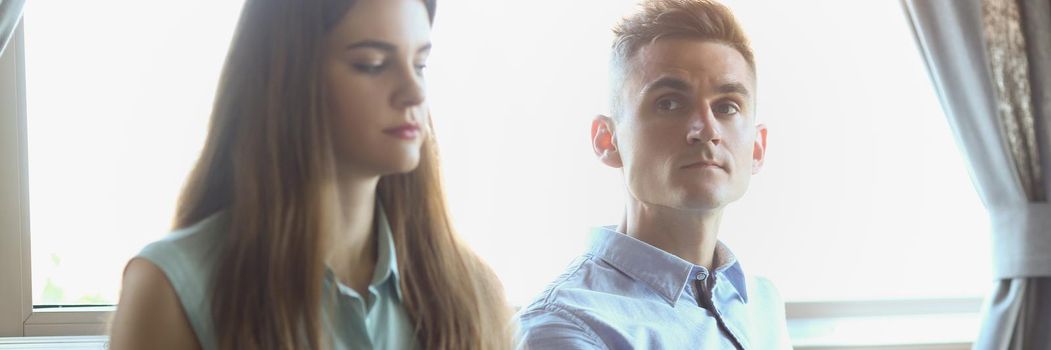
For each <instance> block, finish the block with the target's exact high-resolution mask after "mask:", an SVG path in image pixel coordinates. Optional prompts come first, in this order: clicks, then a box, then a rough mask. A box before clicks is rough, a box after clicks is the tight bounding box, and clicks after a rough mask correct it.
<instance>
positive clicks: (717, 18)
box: [610, 0, 755, 114]
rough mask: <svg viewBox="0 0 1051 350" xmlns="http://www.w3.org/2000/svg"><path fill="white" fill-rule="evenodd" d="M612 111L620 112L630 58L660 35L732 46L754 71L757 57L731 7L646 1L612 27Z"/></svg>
mask: <svg viewBox="0 0 1051 350" xmlns="http://www.w3.org/2000/svg"><path fill="white" fill-rule="evenodd" d="M613 34H614V35H615V39H614V40H613V56H612V60H611V62H610V63H611V73H612V74H611V77H610V78H611V81H610V83H611V85H612V87H613V91H612V93H613V95H612V96H611V98H612V101H613V103H612V104H613V105H612V106H611V108H612V110H611V113H613V114H618V113H619V112H620V110H619V105H620V94H621V93H622V91H621V89H622V88H623V86H624V80H625V79H627V76H626V74H625V73H626V72H627V71H628V65H629V63H630V61H631V58H632V57H634V56H635V55H636V54H638V52H639V50H641V49H642V48H643V47H644V46H646V45H649V44H651V43H653V42H654V41H657V40H659V39H661V38H687V39H698V40H705V41H713V42H717V43H722V44H725V45H728V46H730V47H733V48H734V49H736V50H737V51H738V52H740V53H741V56H744V59H745V61H746V62H748V66H749V67H751V68H752V74H753V75H754V74H755V56H754V54H753V53H752V47H751V44H750V43H749V41H748V37H747V36H746V35H745V33H744V30H743V29H741V25H740V24H739V23H737V19H736V18H735V17H734V15H733V12H732V11H730V9H729V8H727V7H726V6H724V5H723V4H720V3H718V2H716V1H712V0H644V1H643V2H642V3H641V4H640V8H639V11H638V12H636V13H634V14H632V15H630V16H627V17H624V19H622V20H621V21H620V23H618V24H617V25H616V26H615V27H614V28H613Z"/></svg>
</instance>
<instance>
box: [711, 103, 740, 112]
mask: <svg viewBox="0 0 1051 350" xmlns="http://www.w3.org/2000/svg"><path fill="white" fill-rule="evenodd" d="M713 111H714V112H715V114H718V115H730V114H737V113H740V112H741V109H740V108H738V107H737V104H735V103H720V104H717V105H715V108H714V110H713Z"/></svg>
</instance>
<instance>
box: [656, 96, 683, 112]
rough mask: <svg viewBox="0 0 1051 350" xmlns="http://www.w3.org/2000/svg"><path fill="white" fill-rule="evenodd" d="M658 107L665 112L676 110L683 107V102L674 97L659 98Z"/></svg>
mask: <svg viewBox="0 0 1051 350" xmlns="http://www.w3.org/2000/svg"><path fill="white" fill-rule="evenodd" d="M657 109H658V110H660V111H665V112H674V111H678V110H680V109H682V102H679V101H678V100H676V99H673V98H664V99H660V100H657Z"/></svg>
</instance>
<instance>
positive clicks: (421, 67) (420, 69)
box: [413, 64, 427, 75]
mask: <svg viewBox="0 0 1051 350" xmlns="http://www.w3.org/2000/svg"><path fill="white" fill-rule="evenodd" d="M413 67H415V68H416V74H419V75H423V70H424V69H426V68H427V65H426V64H416V65H413Z"/></svg>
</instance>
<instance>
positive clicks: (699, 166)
mask: <svg viewBox="0 0 1051 350" xmlns="http://www.w3.org/2000/svg"><path fill="white" fill-rule="evenodd" d="M722 167H723V166H722V165H721V164H719V163H717V162H714V161H708V160H702V161H699V162H693V163H690V164H686V165H684V166H683V167H682V168H683V169H703V168H719V169H722Z"/></svg>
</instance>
